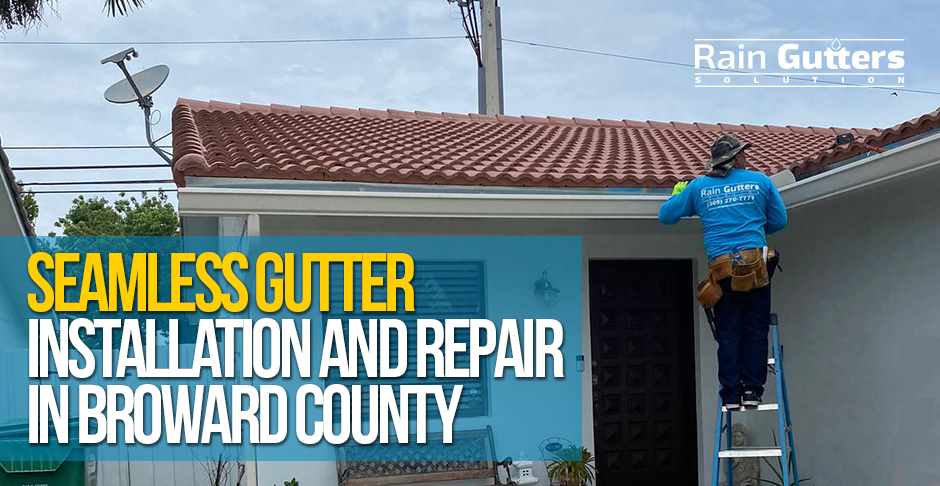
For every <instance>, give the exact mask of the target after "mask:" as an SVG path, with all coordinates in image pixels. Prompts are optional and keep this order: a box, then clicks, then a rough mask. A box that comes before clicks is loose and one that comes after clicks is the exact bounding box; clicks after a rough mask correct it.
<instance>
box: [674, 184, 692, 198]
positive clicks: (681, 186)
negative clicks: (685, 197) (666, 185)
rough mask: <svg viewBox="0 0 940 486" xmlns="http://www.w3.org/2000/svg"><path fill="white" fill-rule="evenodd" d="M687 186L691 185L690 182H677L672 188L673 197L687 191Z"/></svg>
mask: <svg viewBox="0 0 940 486" xmlns="http://www.w3.org/2000/svg"><path fill="white" fill-rule="evenodd" d="M687 185H689V183H688V182H682V181H679V182H677V183H676V185H675V186H673V188H672V195H673V196H675V195H676V194H679V193H680V192H682V190H683V189H685V186H687Z"/></svg>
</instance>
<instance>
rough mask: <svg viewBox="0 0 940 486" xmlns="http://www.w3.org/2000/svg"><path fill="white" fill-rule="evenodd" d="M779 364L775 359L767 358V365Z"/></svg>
mask: <svg viewBox="0 0 940 486" xmlns="http://www.w3.org/2000/svg"><path fill="white" fill-rule="evenodd" d="M776 363H777V360H776V359H774V358H767V364H769V365H774V364H776Z"/></svg>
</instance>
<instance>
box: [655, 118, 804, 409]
mask: <svg viewBox="0 0 940 486" xmlns="http://www.w3.org/2000/svg"><path fill="white" fill-rule="evenodd" d="M749 146H750V144H746V143H745V144H742V143H741V142H740V141H738V139H737V138H735V137H734V136H733V135H723V136H722V137H720V138H719V139H718V140H716V141H715V142H714V143H713V144H712V146H711V159H710V160H709V161H708V162H707V163H706V164H705V168H706V170H707V171H708V173H707V174H706V175H705V176H703V177H699V178H697V179H695V180H693V181H691V182H679V183H678V184H676V187H675V188H674V189H673V195H672V197H671V198H669V200H668V201H666V202H665V203H664V204H663V206H662V208H661V209H660V210H659V220H660V221H662V222H663V223H666V224H670V225H671V224H675V223H677V222H678V221H679V219H680V218H682V217H686V216H693V215H698V216H699V218H700V219H701V222H702V232H703V241H704V245H705V251H706V253H707V256H708V262H709V263H708V267H709V268H708V275H707V276H706V278H705V280H704V281H702V283H700V284H699V294H698V299H699V301H700V302H701V303H702V305H703V306H704V307H705V309H706V313H707V315H708V317H709V322H710V324H712V326H713V332H714V333H715V339H716V340H717V341H718V381H719V382H720V384H721V390H720V394H721V398H722V401H723V402H724V406H725V407H726V408H727V410H729V411H730V410H737V409H740V408H741V406H745V407H756V406H758V405H760V404H761V396H762V395H763V393H764V384H765V383H766V381H767V351H768V350H767V346H768V344H767V335H768V332H769V331H770V319H771V318H770V275H771V273H772V272H773V267H774V266H775V263H776V254H775V252H774V251H773V250H768V248H767V236H766V235H768V234H771V233H774V232H777V231H780V230H782V229H783V228H784V227H786V225H787V211H786V208H785V207H784V204H783V201H782V200H781V199H780V194H779V193H778V192H777V188H776V187H775V186H774V184H773V182H772V181H771V180H770V178H769V177H767V176H765V175H763V174H761V173H759V172H753V171H749V170H746V167H747V159H746V158H745V154H744V150H745V149H746V148H748V147H749ZM712 317H714V322H712Z"/></svg>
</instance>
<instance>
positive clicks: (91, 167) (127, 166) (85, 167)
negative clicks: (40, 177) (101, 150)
mask: <svg viewBox="0 0 940 486" xmlns="http://www.w3.org/2000/svg"><path fill="white" fill-rule="evenodd" d="M151 168H162V169H169V168H170V166H168V165H166V164H123V165H39V166H35V167H29V166H25V165H23V166H18V167H11V169H13V171H14V172H27V171H44V170H97V169H151Z"/></svg>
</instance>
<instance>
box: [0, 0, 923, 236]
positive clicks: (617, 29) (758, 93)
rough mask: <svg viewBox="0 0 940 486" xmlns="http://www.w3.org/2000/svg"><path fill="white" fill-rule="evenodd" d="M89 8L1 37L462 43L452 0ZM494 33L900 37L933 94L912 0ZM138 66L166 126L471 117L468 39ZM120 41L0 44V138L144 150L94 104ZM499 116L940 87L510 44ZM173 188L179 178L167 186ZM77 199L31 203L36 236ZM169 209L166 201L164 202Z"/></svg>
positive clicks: (810, 113) (809, 120)
mask: <svg viewBox="0 0 940 486" xmlns="http://www.w3.org/2000/svg"><path fill="white" fill-rule="evenodd" d="M101 3H103V0H99V1H92V2H88V1H84V2H83V1H76V0H68V1H63V2H61V3H59V6H58V17H56V16H50V17H49V18H47V20H46V25H44V26H41V27H40V28H38V29H33V30H31V31H29V32H22V31H14V32H7V33H6V36H5V39H3V41H16V40H41V41H44V40H49V41H60V40H65V41H118V42H126V43H127V45H128V46H132V45H135V44H134V42H135V41H147V40H206V39H278V38H280V39H283V38H349V37H386V36H428V35H461V34H462V32H463V31H462V28H461V26H460V22H459V17H458V15H457V13H456V12H455V10H454V9H453V8H452V7H451V6H450V5H449V4H448V3H447V2H446V1H445V0H406V1H377V0H357V1H350V0H318V1H310V0H307V1H301V0H269V1H265V2H257V1H254V2H247V1H241V2H232V1H229V2H222V1H218V0H201V1H198V2H196V1H192V0H150V1H149V2H148V3H147V5H146V6H145V7H144V8H143V9H142V10H139V11H136V12H133V13H132V14H131V15H130V16H129V17H124V18H117V19H112V18H108V17H106V16H105V14H104V13H103V12H102V11H101V10H100V4H101ZM501 6H502V15H503V36H504V37H505V38H508V39H518V40H524V41H531V42H540V43H545V44H554V45H561V46H568V47H574V48H580V49H590V50H599V51H607V52H613V53H619V54H626V55H631V56H639V57H646V58H657V59H665V60H672V61H679V62H687V63H690V62H692V61H693V46H694V39H696V38H711V37H721V38H728V37H733V38H781V37H788V38H830V37H838V38H903V39H905V42H903V43H902V44H903V45H902V48H903V49H904V51H905V55H904V58H905V62H906V66H905V73H906V85H907V87H908V88H911V89H923V90H932V91H940V68H938V63H937V62H936V61H937V60H938V55H937V53H936V47H935V46H936V38H935V36H936V27H935V22H934V19H936V18H938V17H940V4H937V3H936V2H929V1H921V2H916V1H911V2H894V3H891V4H889V3H884V2H851V3H846V2H829V1H806V0H799V1H792V2H766V3H762V2H755V1H723V2H709V3H706V2H698V1H670V2H662V1H658V2H653V1H642V2H640V1H629V2H625V1H601V0H591V1H581V2H571V1H558V0H548V1H540V2H535V1H526V0H504V1H503V2H502V3H501ZM136 47H137V48H138V50H139V51H140V53H141V57H140V58H139V59H137V60H135V61H134V62H132V63H130V64H129V67H130V68H131V70H132V71H138V70H140V69H143V68H144V67H149V66H152V65H154V64H168V65H169V66H170V68H171V74H170V78H169V80H168V81H167V83H166V84H165V85H164V87H163V88H161V89H160V91H159V92H158V93H157V94H156V96H155V101H156V106H157V108H158V109H159V110H160V111H161V112H162V114H163V119H162V121H161V123H160V124H159V125H157V127H156V130H157V132H158V133H159V134H162V133H165V132H166V131H168V130H169V127H170V113H171V112H172V109H173V105H174V103H175V101H176V99H177V98H179V97H186V98H195V99H216V100H222V101H230V102H251V103H261V104H268V103H281V104H291V105H299V104H306V105H317V106H346V107H369V108H397V109H403V110H426V111H437V112H440V111H451V112H458V113H468V112H473V111H475V110H476V106H477V100H476V65H475V59H474V56H473V53H472V51H471V49H470V46H469V44H468V43H467V42H466V40H463V39H453V40H434V41H415V42H397V43H393V42H382V43H350V44H289V45H283V44H279V45H208V46H205V45H204V46H147V45H136ZM121 48H122V46H117V45H115V46H75V45H70V46H48V45H46V46H30V45H10V44H6V45H4V44H2V41H0V134H2V137H3V143H4V145H5V146H22V145H92V144H140V143H143V141H144V140H143V139H144V135H143V129H142V128H143V127H142V120H141V115H140V112H139V110H138V109H137V108H136V107H135V106H133V105H128V106H117V105H112V104H109V103H107V102H105V101H104V99H103V98H102V93H103V92H104V89H105V88H107V86H108V85H110V84H111V83H113V82H114V81H117V80H118V79H120V73H119V72H118V70H117V69H116V68H115V67H113V66H101V65H100V63H99V61H100V59H102V58H103V57H105V56H107V55H110V54H113V53H114V52H117V51H119V50H120V49H121ZM503 61H504V76H505V80H504V84H505V107H506V112H507V113H508V114H516V115H520V114H525V115H556V116H567V117H570V116H578V117H585V118H612V119H623V118H628V119H638V120H665V121H670V120H675V121H686V122H692V121H702V122H725V123H752V124H757V125H763V124H775V125H817V126H824V127H829V126H843V127H864V128H870V127H884V126H890V125H893V124H895V123H898V122H901V121H903V120H906V119H909V118H913V117H916V116H919V115H921V114H923V113H926V112H929V111H932V110H934V109H936V108H937V107H938V106H940V95H930V94H915V93H906V92H900V93H899V96H897V97H895V96H890V92H888V91H883V90H876V89H763V90H756V89H695V88H694V87H693V82H692V79H693V72H694V70H693V69H691V68H684V67H675V66H667V65H662V64H653V63H646V62H640V61H630V60H624V59H615V58H609V57H598V56H592V55H588V54H582V53H572V52H561V51H555V50H549V49H544V48H538V47H533V46H528V45H520V44H511V43H506V44H505V45H504V58H503ZM10 158H11V160H12V162H13V165H14V166H24V165H48V164H102V163H153V162H159V161H160V160H159V159H158V158H157V156H156V155H155V154H153V153H152V152H149V151H144V150H136V151H89V150H82V151H11V152H10ZM169 177H170V172H169V169H145V170H138V171H136V172H124V173H121V172H118V171H96V172H94V173H92V172H88V173H74V172H72V173H58V174H48V173H35V172H29V173H26V172H24V173H21V174H20V178H21V179H26V180H66V179H68V180H72V179H82V178H84V179H86V180H91V179H139V178H169ZM167 186H168V187H170V186H172V185H167ZM72 197H74V196H70V195H42V196H40V199H39V200H40V205H41V215H40V222H39V231H40V233H43V234H44V233H46V232H48V231H50V230H52V229H54V228H53V226H52V223H53V222H54V221H55V219H56V218H58V217H59V216H61V215H62V214H63V213H64V212H65V210H66V209H67V208H68V205H69V201H70V200H71V198H72ZM174 199H175V198H174Z"/></svg>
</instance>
